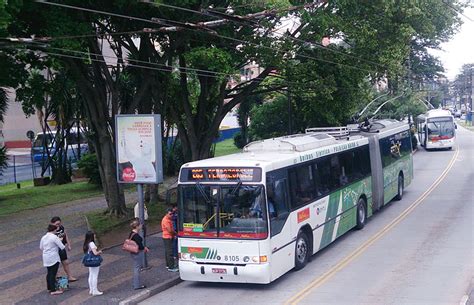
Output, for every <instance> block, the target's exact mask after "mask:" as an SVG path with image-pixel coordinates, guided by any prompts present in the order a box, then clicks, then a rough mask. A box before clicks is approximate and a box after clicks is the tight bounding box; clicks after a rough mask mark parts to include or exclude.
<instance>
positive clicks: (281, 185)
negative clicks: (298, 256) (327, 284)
mask: <svg viewBox="0 0 474 305" xmlns="http://www.w3.org/2000/svg"><path fill="white" fill-rule="evenodd" d="M274 178H275V177H272V176H267V204H268V213H269V219H270V235H271V238H270V249H271V253H272V257H271V260H270V263H271V264H272V266H271V268H270V269H271V272H272V275H271V278H272V280H273V279H276V278H278V277H279V276H281V275H282V274H284V273H285V272H287V271H288V270H291V269H292V268H293V267H294V259H292V257H293V256H294V244H293V240H292V238H293V234H292V230H291V223H290V221H289V220H288V219H289V215H290V207H289V200H288V182H287V179H286V178H283V177H278V178H276V179H274Z"/></svg>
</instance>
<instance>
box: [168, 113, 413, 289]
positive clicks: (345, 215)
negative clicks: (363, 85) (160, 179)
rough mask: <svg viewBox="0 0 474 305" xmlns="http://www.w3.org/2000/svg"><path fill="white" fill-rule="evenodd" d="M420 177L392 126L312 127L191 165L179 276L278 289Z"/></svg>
mask: <svg viewBox="0 0 474 305" xmlns="http://www.w3.org/2000/svg"><path fill="white" fill-rule="evenodd" d="M412 178H413V164H412V146H411V140H410V130H409V126H408V124H405V123H401V122H398V121H394V120H380V121H375V122H372V124H370V125H369V126H365V127H363V128H360V129H357V130H354V129H352V130H351V129H348V128H346V127H341V128H329V129H326V130H321V129H309V130H307V133H306V134H298V135H292V136H285V137H279V138H273V139H267V140H262V141H256V142H253V143H250V144H248V145H247V146H246V147H245V148H244V150H243V152H242V153H238V154H232V155H227V156H222V157H217V158H210V159H205V160H200V161H195V162H190V163H187V164H184V165H183V166H182V167H181V170H180V174H179V180H178V186H177V203H178V207H179V228H178V235H179V242H178V243H179V256H180V260H179V270H180V277H181V279H183V280H190V281H206V282H239V283H270V282H272V281H274V280H276V279H277V278H279V277H280V276H282V275H283V274H285V273H286V272H288V271H289V270H291V269H293V268H295V269H301V268H303V267H304V266H305V265H306V263H307V262H308V260H309V257H310V256H311V255H313V254H314V253H316V252H318V251H319V250H321V249H323V248H324V247H326V246H327V245H329V244H330V243H332V242H333V241H334V240H336V239H337V238H338V237H340V236H341V235H343V234H344V233H346V232H348V231H349V230H351V229H352V228H357V229H361V228H363V227H364V225H365V223H366V219H367V218H368V217H370V216H371V215H372V214H373V213H374V211H376V210H378V209H380V208H381V207H382V206H383V205H385V204H387V203H388V202H389V201H391V200H392V199H394V198H395V199H401V198H402V196H403V192H404V189H405V188H406V187H407V186H408V185H409V184H410V182H411V180H412ZM168 197H169V196H168Z"/></svg>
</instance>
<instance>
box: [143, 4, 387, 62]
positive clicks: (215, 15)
mask: <svg viewBox="0 0 474 305" xmlns="http://www.w3.org/2000/svg"><path fill="white" fill-rule="evenodd" d="M146 3H149V4H152V5H154V6H157V7H160V6H163V7H167V8H171V9H175V10H181V11H185V12H190V13H194V14H199V15H203V16H208V17H212V18H224V19H227V20H229V21H231V22H234V23H241V24H243V25H248V22H247V23H245V22H244V20H245V21H248V18H250V17H251V15H247V16H244V17H242V16H237V15H230V14H227V13H222V12H217V11H214V10H211V9H205V10H202V11H198V10H193V9H188V8H184V7H181V6H176V5H170V4H163V3H155V2H146ZM257 25H258V24H257ZM270 32H271V33H275V32H276V31H270ZM285 37H286V38H289V39H291V40H293V41H297V42H302V43H304V44H311V45H316V46H317V47H318V48H319V49H321V50H325V51H328V52H333V53H337V54H341V55H343V56H346V57H350V58H354V59H357V60H360V61H363V62H367V63H370V64H374V65H377V66H379V67H383V68H386V67H385V66H384V65H382V64H380V63H377V62H374V61H371V60H367V59H364V58H361V57H359V56H355V55H352V54H348V53H346V52H343V51H339V50H335V49H331V48H327V47H326V46H324V45H322V44H321V43H317V42H309V41H306V40H303V39H299V38H296V37H293V36H288V35H287V36H285Z"/></svg>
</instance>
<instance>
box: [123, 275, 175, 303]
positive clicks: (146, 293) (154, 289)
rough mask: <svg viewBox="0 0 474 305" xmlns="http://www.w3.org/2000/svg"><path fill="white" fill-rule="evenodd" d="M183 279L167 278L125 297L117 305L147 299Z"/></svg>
mask: <svg viewBox="0 0 474 305" xmlns="http://www.w3.org/2000/svg"><path fill="white" fill-rule="evenodd" d="M182 281H183V280H182V279H181V278H179V277H177V278H174V279H169V280H167V281H165V282H163V283H160V284H157V285H154V286H151V287H150V288H147V289H143V290H142V291H141V292H140V293H137V294H135V295H132V296H131V297H128V298H126V299H125V300H122V301H120V303H119V305H135V304H138V303H139V302H141V301H144V300H146V299H148V298H149V297H151V296H154V295H156V294H158V293H160V292H162V291H164V290H166V289H169V288H171V287H173V286H176V285H178V284H179V283H181V282H182Z"/></svg>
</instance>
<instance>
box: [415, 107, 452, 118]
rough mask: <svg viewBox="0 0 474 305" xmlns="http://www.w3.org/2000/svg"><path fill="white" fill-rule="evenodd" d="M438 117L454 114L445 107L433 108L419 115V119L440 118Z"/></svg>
mask: <svg viewBox="0 0 474 305" xmlns="http://www.w3.org/2000/svg"><path fill="white" fill-rule="evenodd" d="M438 117H452V114H451V112H450V111H449V110H444V109H431V110H429V111H427V112H425V113H423V114H420V115H419V116H418V119H419V120H426V119H430V118H438Z"/></svg>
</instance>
